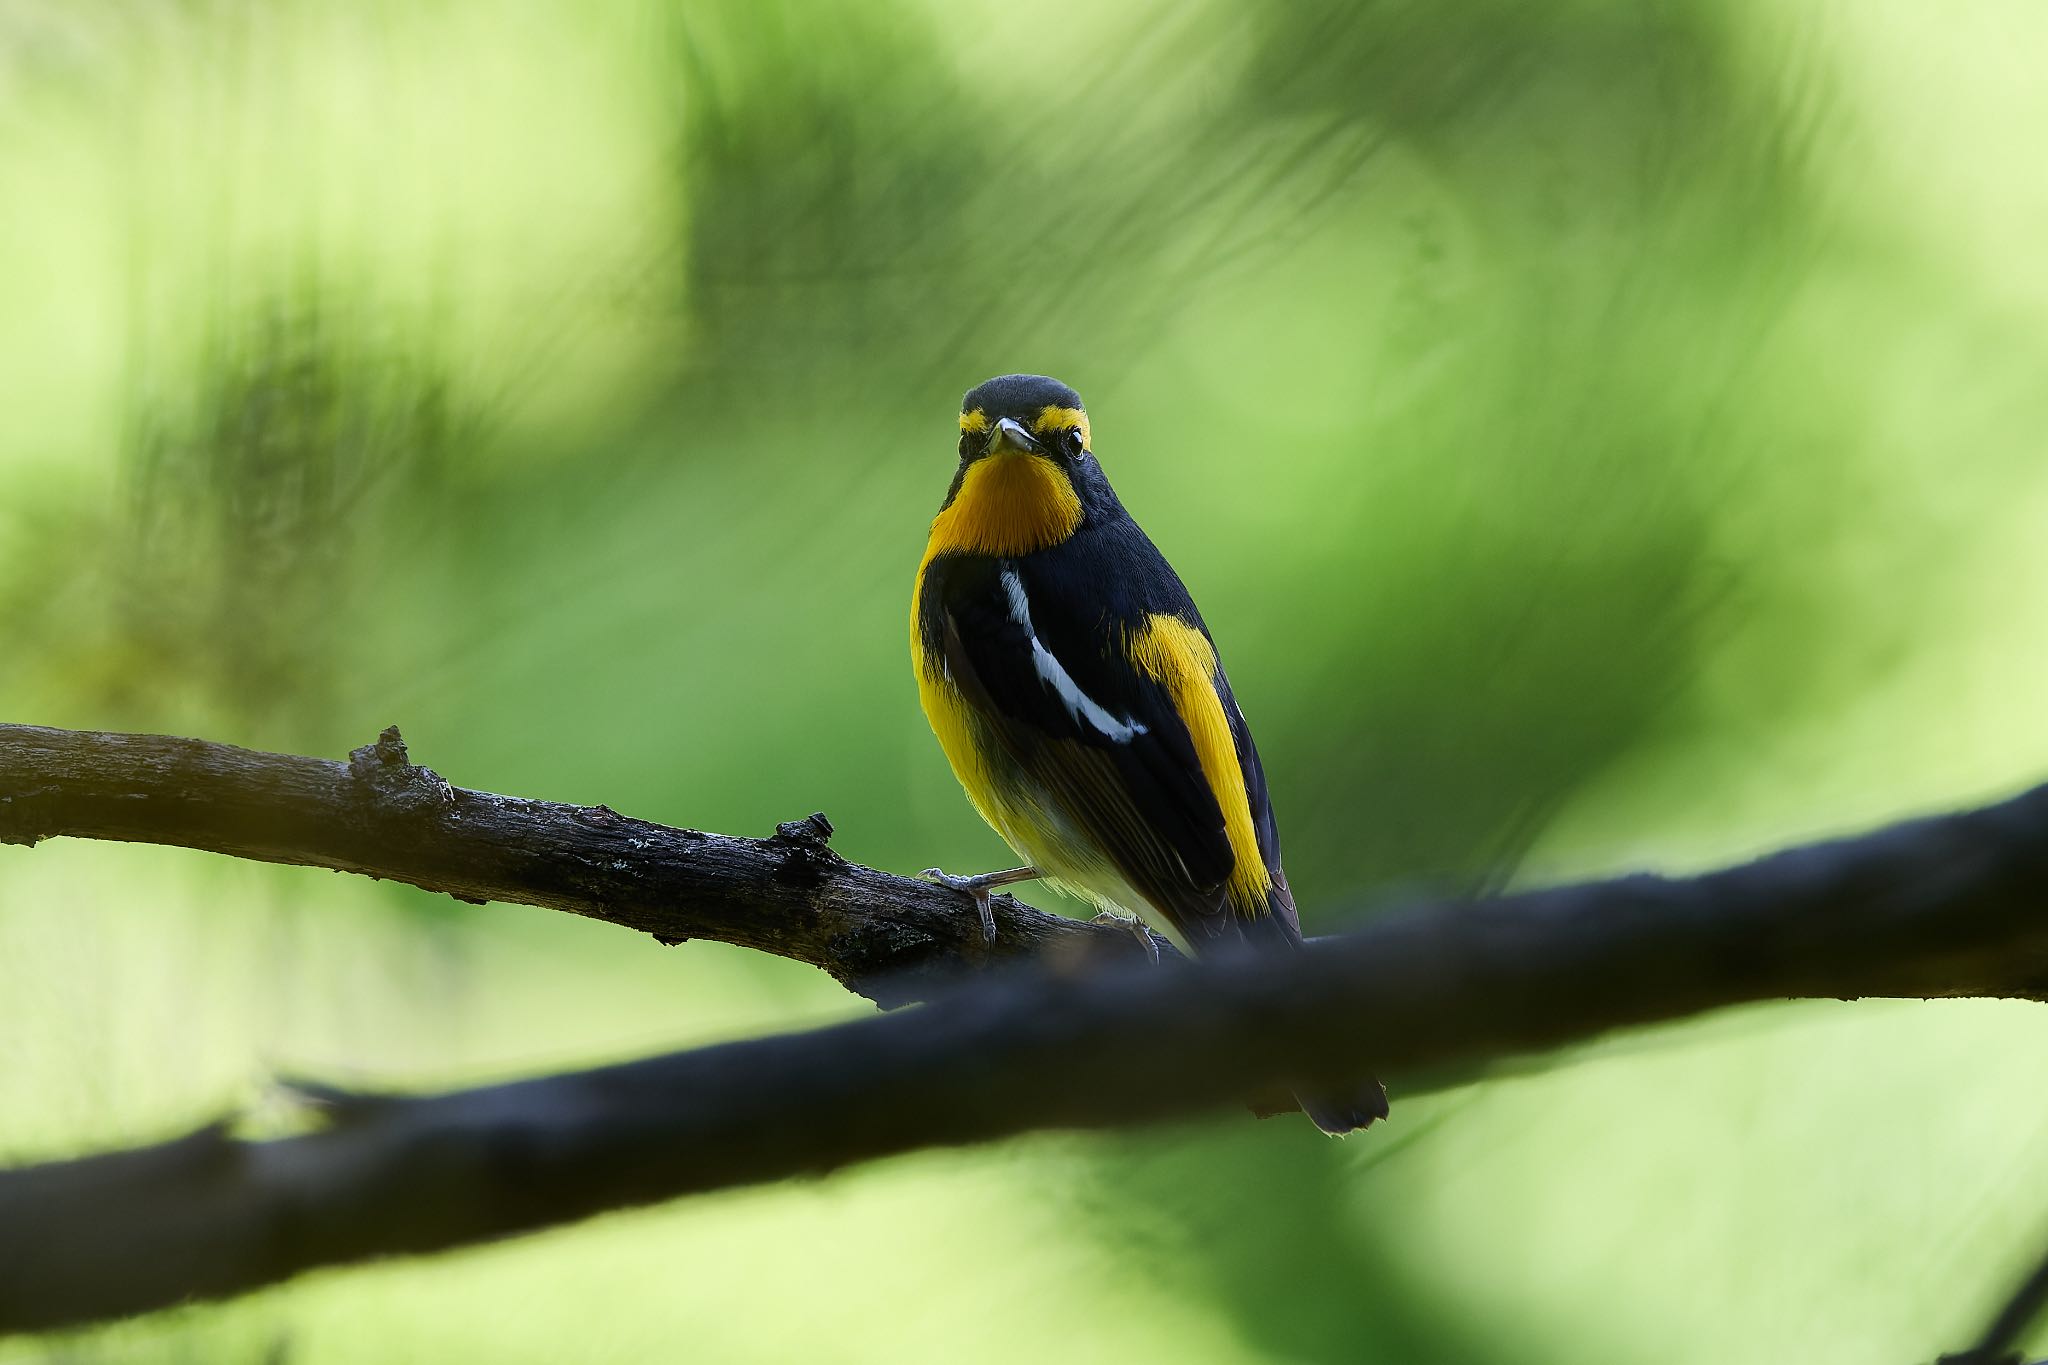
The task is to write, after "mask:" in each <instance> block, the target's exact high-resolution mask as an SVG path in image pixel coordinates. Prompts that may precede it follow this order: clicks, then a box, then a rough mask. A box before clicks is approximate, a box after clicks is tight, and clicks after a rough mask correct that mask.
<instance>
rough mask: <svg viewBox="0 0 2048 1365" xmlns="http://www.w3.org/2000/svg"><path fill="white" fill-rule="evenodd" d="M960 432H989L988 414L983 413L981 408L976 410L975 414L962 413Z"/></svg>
mask: <svg viewBox="0 0 2048 1365" xmlns="http://www.w3.org/2000/svg"><path fill="white" fill-rule="evenodd" d="M960 430H962V431H977V432H978V431H987V430H988V414H987V413H985V412H983V411H982V410H981V409H980V408H976V409H975V410H974V411H973V412H963V413H961V414H960Z"/></svg>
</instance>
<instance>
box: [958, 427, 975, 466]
mask: <svg viewBox="0 0 2048 1365" xmlns="http://www.w3.org/2000/svg"><path fill="white" fill-rule="evenodd" d="M973 441H974V433H973V432H971V431H963V432H961V433H960V458H961V459H963V460H964V459H966V458H967V456H968V453H969V451H970V450H971V448H972V443H973Z"/></svg>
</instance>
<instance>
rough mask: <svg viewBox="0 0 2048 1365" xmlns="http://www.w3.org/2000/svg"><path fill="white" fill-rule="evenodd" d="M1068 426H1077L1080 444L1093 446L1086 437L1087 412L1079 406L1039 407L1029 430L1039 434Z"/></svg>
mask: <svg viewBox="0 0 2048 1365" xmlns="http://www.w3.org/2000/svg"><path fill="white" fill-rule="evenodd" d="M1068 427H1079V428H1080V429H1081V444H1082V445H1084V446H1087V447H1088V448H1089V449H1090V450H1093V449H1094V448H1095V447H1094V446H1093V445H1092V444H1090V442H1089V439H1088V414H1087V413H1085V412H1083V411H1081V410H1080V409H1079V408H1055V407H1048V408H1040V409H1039V410H1038V416H1037V417H1036V418H1034V419H1033V420H1032V423H1031V430H1032V431H1033V432H1035V433H1036V434H1038V435H1040V436H1044V435H1046V434H1047V433H1048V432H1054V431H1065V430H1066V429H1067V428H1068Z"/></svg>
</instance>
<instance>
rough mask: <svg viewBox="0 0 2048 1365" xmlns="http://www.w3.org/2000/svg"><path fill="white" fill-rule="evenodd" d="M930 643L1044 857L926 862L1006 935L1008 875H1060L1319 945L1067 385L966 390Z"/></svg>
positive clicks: (1025, 849)
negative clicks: (1001, 908) (996, 910)
mask: <svg viewBox="0 0 2048 1365" xmlns="http://www.w3.org/2000/svg"><path fill="white" fill-rule="evenodd" d="M910 652H911V658H912V660H913V662H914V663H915V665H916V669H917V683H918V692H919V696H920V699H921V700H922V701H923V703H924V711H925V715H926V716H927V717H928V718H929V719H930V721H931V724H932V729H933V730H934V731H935V732H936V733H937V734H938V737H939V743H940V745H941V746H942V747H944V749H945V751H946V757H947V759H948V760H949V761H950V762H951V763H952V765H953V772H954V774H955V775H956V776H958V777H959V779H960V784H961V785H962V786H963V787H965V788H966V789H967V796H968V799H969V800H971V801H972V802H973V803H974V808H975V809H976V810H978V811H980V812H981V817H982V819H984V820H986V821H988V823H989V824H990V825H991V826H993V827H994V828H995V831H996V832H997V833H998V834H1000V835H1002V836H1003V838H1004V839H1005V840H1006V841H1007V842H1008V843H1009V845H1010V847H1011V848H1013V849H1015V850H1016V851H1017V854H1018V856H1020V857H1022V858H1023V859H1024V860H1025V862H1026V863H1027V864H1028V866H1025V867H1019V868H1012V869H1010V870H1008V871H1003V872H990V873H984V874H982V875H980V876H976V877H951V876H947V875H946V874H944V873H942V872H939V871H938V870H937V869H933V870H932V871H930V872H928V873H927V874H926V875H927V876H930V877H933V878H934V879H936V880H938V881H940V882H943V883H944V884H945V885H947V886H950V887H953V888H955V889H956V890H959V891H962V892H965V893H966V894H968V895H970V896H972V897H973V898H974V901H975V904H976V906H977V907H978V908H979V909H980V911H981V917H982V931H983V933H984V934H986V935H988V936H989V937H990V938H991V939H993V937H994V933H995V920H994V918H993V917H992V915H991V913H990V910H989V904H988V898H989V894H990V892H991V890H992V889H993V888H995V887H998V886H1004V885H1007V884H1009V883H1012V882H1019V881H1029V880H1033V879H1038V880H1043V881H1046V882H1049V883H1051V884H1053V885H1055V886H1057V887H1060V888H1062V889H1064V890H1066V891H1069V892H1071V893H1073V894H1075V895H1077V896H1080V897H1082V898H1084V899H1086V900H1089V901H1093V902H1094V903H1095V904H1097V905H1098V906H1101V907H1102V908H1103V909H1105V910H1108V911H1111V912H1112V913H1119V912H1120V913H1126V914H1130V913H1135V914H1139V915H1143V916H1147V917H1150V918H1151V920H1152V922H1153V923H1155V924H1157V925H1158V926H1159V927H1160V928H1162V929H1164V930H1166V931H1167V932H1169V933H1171V934H1172V935H1173V936H1174V937H1175V938H1177V939H1178V940H1179V941H1181V942H1182V943H1184V944H1186V945H1187V946H1188V947H1190V948H1192V949H1193V950H1194V951H1196V952H1206V951H1214V950H1216V949H1219V948H1227V947H1231V946H1237V945H1244V946H1250V947H1254V948H1268V949H1272V950H1276V951H1286V950H1290V949H1294V948H1298V947H1299V946H1300V945H1301V925H1300V921H1299V919H1298V918H1297V916H1296V914H1295V909H1294V897H1293V895H1292V894H1290V893H1289V891H1288V889H1287V878H1286V875H1285V874H1284V873H1283V872H1282V871H1281V869H1280V835H1279V831H1278V830H1277V828H1276V827H1275V826H1274V823H1273V807H1272V804H1271V802H1270V801H1268V799H1267V796H1266V775H1265V773H1264V771H1263V770H1262V769H1261V768H1260V766H1259V752H1258V749H1257V748H1256V747H1254V746H1253V744H1252V735H1251V730H1250V729H1249V728H1248V727H1247V726H1246V724H1245V720H1244V714H1243V712H1241V711H1240V710H1239V709H1238V705H1237V700H1236V698H1235V697H1234V696H1232V694H1231V690H1230V680H1229V679H1228V678H1226V677H1225V676H1224V674H1223V665H1222V662H1221V661H1220V660H1219V659H1218V658H1217V654H1216V646H1215V643H1214V642H1213V641H1212V640H1211V639H1210V638H1209V631H1208V627H1206V626H1205V625H1203V624H1202V615H1201V613H1200V612H1198V611H1196V610H1195V604H1194V600H1193V599H1192V598H1190V597H1189V596H1188V590H1187V589H1186V588H1185V587H1184V586H1182V584H1181V581H1180V577H1179V575H1177V574H1176V573H1174V571H1173V568H1172V566H1170V565H1169V564H1168V563H1167V562H1166V559H1165V557H1164V556H1163V555H1161V554H1160V553H1159V550H1158V547H1156V546H1155V545H1153V543H1152V542H1151V540H1150V539H1149V538H1148V537H1147V536H1146V535H1145V533H1144V532H1143V531H1142V530H1140V529H1139V528H1138V524H1137V522H1135V521H1133V520H1131V515H1130V513H1128V512H1126V511H1125V510H1124V507H1123V504H1122V503H1121V502H1119V501H1117V496H1116V493H1115V492H1114V491H1113V490H1112V489H1111V488H1110V486H1109V480H1108V479H1107V478H1106V477H1104V475H1103V472H1102V467H1101V465H1099V464H1097V463H1096V460H1095V456H1094V453H1093V448H1092V442H1091V441H1090V438H1089V433H1088V414H1087V413H1086V412H1085V411H1083V409H1082V407H1081V399H1080V397H1079V395H1077V394H1076V393H1075V392H1074V391H1073V390H1072V389H1070V388H1068V387H1067V386H1066V385H1064V384H1062V383H1060V382H1059V381H1058V380H1054V379H1048V378H1046V377H1044V376H1043V375H1031V374H1013V375H1004V376H1002V377H1001V378H998V379H991V380H989V381H988V382H987V383H985V384H982V385H980V386H978V387H977V388H975V389H973V390H971V391H970V392H969V393H968V394H967V397H966V398H965V400H963V401H962V403H961V405H960V467H959V470H958V472H957V473H955V474H954V476H953V485H952V487H951V488H950V489H948V490H947V492H946V501H945V504H944V505H943V506H942V507H941V508H940V510H939V514H938V516H937V517H936V518H935V519H934V520H933V521H932V531H931V540H930V542H929V544H928V545H927V546H926V548H925V553H924V562H923V563H922V564H920V565H919V566H918V571H917V586H916V589H915V591H914V592H913V594H912V599H911V608H910ZM1148 942H1149V940H1148ZM1300 1098H1301V1101H1302V1108H1303V1109H1304V1110H1306V1111H1307V1112H1308V1115H1309V1117H1310V1118H1312V1119H1313V1120H1315V1122H1316V1125H1317V1126H1318V1127H1320V1128H1321V1129H1322V1130H1323V1131H1324V1132H1326V1133H1348V1132H1351V1131H1353V1130H1355V1129H1359V1128H1363V1127H1365V1126H1366V1125H1367V1124H1369V1123H1371V1122H1372V1121H1373V1120H1374V1119H1377V1118H1383V1117H1385V1116H1386V1113H1387V1097H1386V1092H1385V1090H1383V1089H1382V1088H1381V1087H1380V1085H1379V1083H1378V1082H1377V1081H1367V1082H1364V1083H1363V1084H1361V1085H1360V1086H1358V1087H1357V1088H1356V1093H1354V1094H1351V1095H1348V1096H1343V1097H1340V1098H1336V1099H1331V1098H1329V1097H1325V1096H1313V1097H1311V1096H1302V1097H1300Z"/></svg>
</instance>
